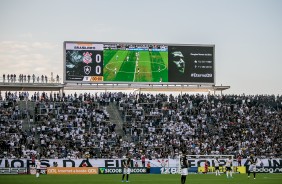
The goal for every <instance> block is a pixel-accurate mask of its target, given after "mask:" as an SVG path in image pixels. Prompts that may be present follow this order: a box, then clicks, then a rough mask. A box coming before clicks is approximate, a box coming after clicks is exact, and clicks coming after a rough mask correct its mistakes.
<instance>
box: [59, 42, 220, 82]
mask: <svg viewBox="0 0 282 184" xmlns="http://www.w3.org/2000/svg"><path fill="white" fill-rule="evenodd" d="M70 44H74V45H75V44H77V45H88V46H89V45H98V49H96V48H93V47H91V46H90V47H76V49H77V50H76V51H78V52H79V51H81V52H80V53H78V55H79V56H80V57H79V59H80V60H82V59H81V58H83V62H84V64H85V63H86V64H85V65H87V67H88V65H89V62H88V61H87V59H84V58H86V57H88V58H89V57H91V56H92V54H93V53H94V55H95V53H96V52H102V56H101V57H102V64H103V65H102V68H101V69H102V77H99V76H98V77H97V76H94V77H95V80H96V79H98V80H97V81H95V80H92V79H94V78H93V76H92V77H91V76H89V78H90V79H89V78H88V77H87V76H86V77H85V76H84V78H83V80H81V78H79V80H76V79H74V80H73V79H70V78H68V76H67V75H68V74H69V68H67V60H68V59H67V55H68V54H67V52H68V51H69V50H68V49H69V48H68V47H67V45H68V46H69V45H70ZM101 45H103V48H101V47H100V46H101ZM111 45H112V46H115V45H123V46H125V47H123V48H122V49H116V48H115V49H111V48H109V47H110V46H111ZM106 46H107V47H106ZM108 46H109V47H108ZM128 46H132V48H127V47H128ZM142 46H144V48H142ZM79 48H81V50H79ZM89 48H90V50H91V49H92V51H93V53H90V52H89V53H87V51H89ZM105 48H106V49H105ZM99 49H100V50H99ZM101 49H102V51H101ZM74 50H75V49H74ZM110 50H111V51H114V50H118V51H121V52H123V51H124V52H126V51H129V52H135V54H133V57H134V56H135V55H136V56H135V59H136V61H134V62H135V71H134V72H131V73H134V75H135V76H136V75H137V74H138V75H139V67H138V57H139V56H137V52H138V54H140V53H139V52H141V55H142V52H144V51H145V52H150V54H149V55H150V57H151V58H150V60H151V65H152V63H157V62H155V61H154V60H153V59H155V58H166V57H164V56H163V55H165V54H167V59H163V60H166V61H164V63H165V64H162V65H159V67H158V69H155V71H153V72H155V73H158V72H160V71H161V70H162V69H163V68H164V69H166V70H167V75H168V76H167V80H166V79H165V80H163V81H162V80H161V78H160V81H156V79H155V81H153V80H146V79H145V80H144V81H131V80H123V79H122V80H120V79H117V80H104V79H107V76H106V74H107V72H108V71H107V69H106V68H107V67H106V66H104V63H106V61H107V60H105V58H106V56H105V55H106V54H105V53H107V52H108V51H110ZM157 52H160V53H161V52H162V53H161V54H159V55H156V56H152V55H151V53H157ZM166 52H167V53H166ZM82 54H84V56H82ZM146 54H147V53H146ZM147 55H148V54H147ZM160 55H161V56H163V57H161V56H160ZM118 56H119V55H118ZM118 56H117V57H118ZM183 57H184V60H185V59H186V61H184V62H185V63H186V69H185V71H188V72H190V73H188V72H187V73H185V75H182V76H183V77H179V76H180V74H181V73H184V71H182V70H181V69H180V65H181V62H178V61H180V60H181V59H180V60H179V58H183ZM140 58H141V57H140ZM152 58H153V59H152ZM174 58H178V59H177V61H176V62H175V61H173V60H174ZM187 58H188V61H187ZM195 58H196V59H195ZM116 59H119V58H116ZM93 60H95V59H92V61H93ZM140 60H141V59H140ZM87 62H88V63H87ZM107 62H110V61H107ZM124 62H125V63H126V57H125V59H124ZM129 62H130V61H129ZM136 62H137V63H136ZM80 63H82V62H80ZM92 63H95V62H92ZM92 63H91V64H92ZM139 63H140V65H141V61H140V62H139ZM187 63H188V65H189V66H187ZM72 65H73V64H71V67H72ZM160 66H161V67H160ZM163 66H164V67H163ZM184 66H185V65H184ZM68 67H69V65H68ZM87 67H85V66H84V72H85V71H87V72H89V71H88V70H87V69H88V68H89V67H88V68H87ZM94 67H95V66H94ZM96 67H97V66H96ZM152 67H153V66H152ZM165 67H166V68H165ZM173 67H174V70H173ZM199 67H203V68H199ZM92 68H93V67H92ZM160 68H161V69H160ZM90 69H91V67H90ZM116 70H117V69H116V68H115V69H112V73H118V72H116ZM183 70H184V69H183ZM74 71H76V70H74ZM91 71H93V69H92V70H91ZM199 71H204V72H202V73H199ZM63 72H64V74H63V82H64V83H65V84H66V83H80V84H140V85H143V84H144V85H148V84H151V85H160V84H165V85H172V84H186V85H189V84H191V85H198V84H199V85H215V79H216V75H215V74H216V73H215V45H213V44H171V43H169V44H168V43H136V42H92V41H91V42H86V41H64V43H63ZM67 72H68V73H67ZM104 72H105V75H104ZM197 72H198V73H197ZM140 73H142V69H141V72H140ZM144 73H148V72H144ZM177 74H178V75H177ZM108 76H109V75H108ZM124 76H127V75H124ZM128 76H129V75H128ZM82 77H83V76H82ZM108 78H109V77H108ZM85 79H88V80H85ZM110 79H111V78H110Z"/></svg>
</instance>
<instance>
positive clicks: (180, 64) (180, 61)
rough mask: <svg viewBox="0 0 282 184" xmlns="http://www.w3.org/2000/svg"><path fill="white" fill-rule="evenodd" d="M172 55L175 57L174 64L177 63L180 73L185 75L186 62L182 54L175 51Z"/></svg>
mask: <svg viewBox="0 0 282 184" xmlns="http://www.w3.org/2000/svg"><path fill="white" fill-rule="evenodd" d="M171 54H172V55H173V62H174V63H175V65H176V67H177V69H178V71H179V72H180V73H182V74H183V73H184V71H185V61H184V56H183V54H182V52H180V51H175V52H173V53H171Z"/></svg>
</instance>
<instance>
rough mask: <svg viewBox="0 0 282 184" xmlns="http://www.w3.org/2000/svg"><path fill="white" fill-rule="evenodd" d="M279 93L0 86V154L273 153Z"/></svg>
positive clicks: (276, 152) (281, 102)
mask: <svg viewBox="0 0 282 184" xmlns="http://www.w3.org/2000/svg"><path fill="white" fill-rule="evenodd" d="M281 109H282V97H281V96H270V95H266V96H260V95H255V96H245V95H241V96H237V95H200V94H198V95H191V94H182V95H178V96H173V95H166V94H157V95H152V94H147V93H140V94H126V93H110V92H109V93H95V94H89V93H84V94H76V93H74V94H70V95H65V94H64V93H62V94H60V93H45V92H43V93H38V92H35V93H34V94H29V93H28V92H14V93H11V92H5V93H3V92H2V93H1V96H0V154H1V155H0V157H2V158H4V157H5V158H30V157H31V155H32V154H36V155H38V156H39V157H41V158H89V157H90V158H121V157H122V156H123V155H124V154H126V153H130V154H131V155H132V156H133V157H135V158H141V155H145V156H146V157H147V158H167V157H175V156H177V155H178V154H179V152H180V151H181V152H185V153H187V154H190V155H191V154H197V155H200V154H201V155H204V154H212V155H215V154H221V155H223V154H225V155H227V154H228V155H230V154H232V155H235V156H237V155H239V154H240V155H242V156H243V157H245V156H247V155H250V154H255V155H258V156H267V157H281V155H282V154H281V146H280V145H281V141H282V137H281V129H282V123H281V120H282V113H281V112H282V111H281Z"/></svg>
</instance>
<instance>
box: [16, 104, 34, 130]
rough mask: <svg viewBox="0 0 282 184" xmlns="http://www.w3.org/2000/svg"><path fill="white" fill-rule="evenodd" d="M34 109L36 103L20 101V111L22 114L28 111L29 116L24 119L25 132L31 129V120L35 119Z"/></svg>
mask: <svg viewBox="0 0 282 184" xmlns="http://www.w3.org/2000/svg"><path fill="white" fill-rule="evenodd" d="M34 107H35V102H31V101H19V109H20V110H21V111H22V112H25V111H27V112H28V115H27V117H26V118H25V119H24V122H23V130H24V131H25V130H29V129H30V122H29V119H33V117H34Z"/></svg>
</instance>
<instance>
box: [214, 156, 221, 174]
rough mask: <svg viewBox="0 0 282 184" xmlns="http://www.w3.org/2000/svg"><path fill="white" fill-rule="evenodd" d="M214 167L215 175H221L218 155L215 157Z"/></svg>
mask: <svg viewBox="0 0 282 184" xmlns="http://www.w3.org/2000/svg"><path fill="white" fill-rule="evenodd" d="M214 167H215V175H216V176H220V173H219V161H218V157H216V159H215V161H214Z"/></svg>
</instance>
